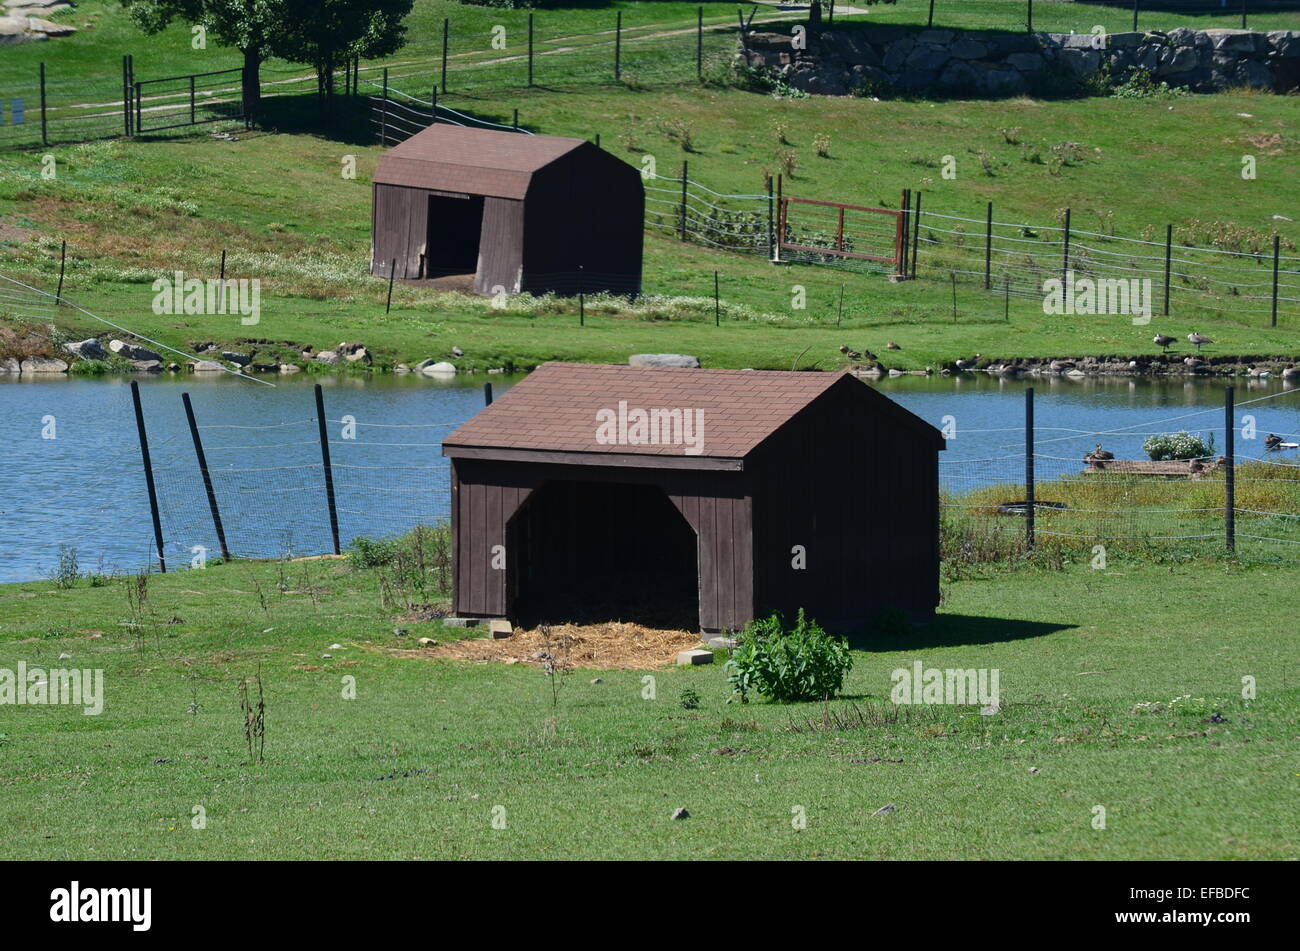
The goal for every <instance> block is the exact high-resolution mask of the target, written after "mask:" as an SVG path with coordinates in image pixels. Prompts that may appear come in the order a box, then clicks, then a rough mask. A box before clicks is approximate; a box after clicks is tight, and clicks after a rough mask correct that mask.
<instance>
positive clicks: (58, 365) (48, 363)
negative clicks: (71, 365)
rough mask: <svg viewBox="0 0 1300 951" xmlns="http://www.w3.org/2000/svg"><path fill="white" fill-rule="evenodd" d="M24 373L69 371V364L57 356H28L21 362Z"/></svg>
mask: <svg viewBox="0 0 1300 951" xmlns="http://www.w3.org/2000/svg"><path fill="white" fill-rule="evenodd" d="M21 371H22V372H23V373H67V372H68V365H67V364H66V363H64V362H63V361H62V360H60V359H58V358H57V357H28V358H27V359H26V360H24V361H23V362H22V364H21Z"/></svg>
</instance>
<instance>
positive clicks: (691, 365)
mask: <svg viewBox="0 0 1300 951" xmlns="http://www.w3.org/2000/svg"><path fill="white" fill-rule="evenodd" d="M627 363H628V366H633V367H669V368H679V369H686V370H698V369H699V367H700V358H699V357H692V356H688V355H687V354H684V353H634V354H632V356H630V357H628V358H627Z"/></svg>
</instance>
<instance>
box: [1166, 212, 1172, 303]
mask: <svg viewBox="0 0 1300 951" xmlns="http://www.w3.org/2000/svg"><path fill="white" fill-rule="evenodd" d="M1173 261H1174V226H1173V225H1165V316H1166V317H1169V273H1170V265H1171V264H1173Z"/></svg>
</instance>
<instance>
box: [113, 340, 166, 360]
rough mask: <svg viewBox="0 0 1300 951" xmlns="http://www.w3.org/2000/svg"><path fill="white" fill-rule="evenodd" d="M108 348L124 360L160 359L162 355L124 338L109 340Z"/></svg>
mask: <svg viewBox="0 0 1300 951" xmlns="http://www.w3.org/2000/svg"><path fill="white" fill-rule="evenodd" d="M108 349H109V350H112V351H113V352H114V353H115V354H117V355H118V356H119V357H122V358H123V359H126V360H159V361H161V360H162V357H161V356H160V355H159V354H156V353H154V352H153V351H152V350H149V349H147V348H145V347H141V346H138V345H136V344H134V343H127V342H126V341H124V340H110V341H109V342H108Z"/></svg>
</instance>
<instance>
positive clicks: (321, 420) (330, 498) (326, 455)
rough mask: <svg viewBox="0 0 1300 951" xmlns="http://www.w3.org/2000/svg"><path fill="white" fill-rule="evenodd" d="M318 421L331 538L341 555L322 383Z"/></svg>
mask: <svg viewBox="0 0 1300 951" xmlns="http://www.w3.org/2000/svg"><path fill="white" fill-rule="evenodd" d="M316 423H317V429H318V431H319V433H320V459H321V465H322V466H323V467H324V469H325V499H326V501H327V502H328V503H329V512H330V539H331V540H332V541H333V542H334V554H336V555H339V554H342V552H341V551H340V550H339V514H338V509H337V508H335V506H334V469H333V468H332V467H331V466H330V437H329V432H328V431H327V429H326V426H325V397H324V396H323V395H322V393H321V388H320V384H319V383H317V384H316Z"/></svg>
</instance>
